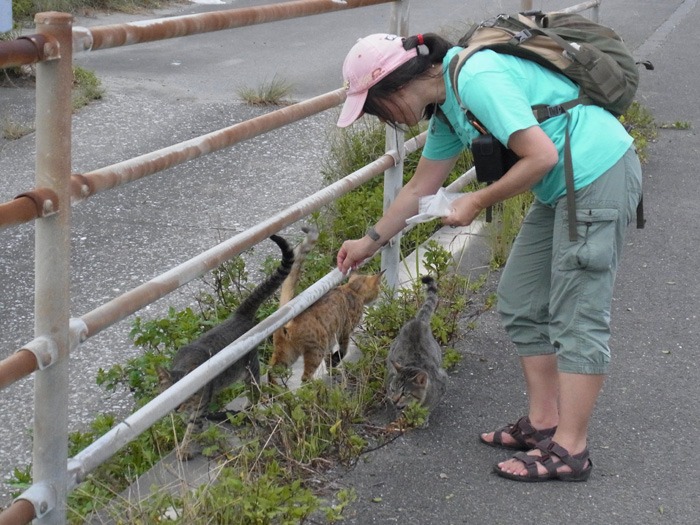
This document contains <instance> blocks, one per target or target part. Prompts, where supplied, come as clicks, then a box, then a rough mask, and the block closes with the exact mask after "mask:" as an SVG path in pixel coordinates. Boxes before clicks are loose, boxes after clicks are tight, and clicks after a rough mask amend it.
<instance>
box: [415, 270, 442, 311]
mask: <svg viewBox="0 0 700 525" xmlns="http://www.w3.org/2000/svg"><path fill="white" fill-rule="evenodd" d="M421 281H422V282H423V284H425V302H424V303H423V306H421V308H420V310H419V311H418V315H417V316H416V319H418V320H419V321H423V322H426V323H430V318H431V317H432V315H433V312H435V308H436V307H437V303H438V295H437V291H438V290H437V285H436V284H435V279H433V277H432V276H430V275H425V276H423V277H422V278H421Z"/></svg>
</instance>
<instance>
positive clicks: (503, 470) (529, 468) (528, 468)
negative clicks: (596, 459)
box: [494, 439, 593, 482]
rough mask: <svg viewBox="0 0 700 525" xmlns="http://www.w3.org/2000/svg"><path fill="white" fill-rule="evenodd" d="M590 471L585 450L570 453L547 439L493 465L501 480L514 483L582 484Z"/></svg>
mask: <svg viewBox="0 0 700 525" xmlns="http://www.w3.org/2000/svg"><path fill="white" fill-rule="evenodd" d="M591 470H593V462H592V461H591V459H590V457H589V454H588V449H587V448H586V449H584V450H583V451H581V452H579V453H577V454H570V453H569V451H568V450H566V449H565V448H564V447H562V446H561V445H559V444H557V443H556V442H555V441H552V440H551V439H547V440H545V441H542V442H540V443H538V444H537V446H536V447H535V448H534V449H533V450H531V451H530V452H528V453H525V452H518V453H517V454H515V455H514V456H513V457H512V458H510V459H508V460H506V461H502V462H500V463H498V464H497V465H495V466H494V472H495V473H496V474H498V475H499V476H501V477H502V478H507V479H512V480H515V481H527V482H538V481H549V480H560V481H586V480H587V479H588V477H589V476H590V474H591Z"/></svg>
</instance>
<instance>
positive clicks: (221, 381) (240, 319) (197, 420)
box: [158, 235, 294, 459]
mask: <svg viewBox="0 0 700 525" xmlns="http://www.w3.org/2000/svg"><path fill="white" fill-rule="evenodd" d="M270 239H271V240H272V241H274V242H275V243H276V244H277V246H279V247H280V249H281V250H282V261H281V262H280V265H279V266H278V267H277V269H276V270H275V271H274V272H273V273H272V274H271V275H270V276H269V277H268V278H267V279H265V281H263V282H262V283H260V284H259V285H258V286H257V287H256V288H255V289H254V290H253V291H252V292H251V293H250V295H249V296H248V297H247V298H246V299H245V300H244V301H243V302H242V303H241V304H240V305H239V306H238V308H236V310H235V311H234V312H233V314H232V315H231V316H230V317H229V318H228V319H226V320H225V321H224V322H223V323H221V324H219V325H217V326H215V327H214V328H212V329H211V330H209V331H207V332H205V333H204V334H202V335H201V336H200V337H199V338H198V339H195V340H194V341H192V342H191V343H189V344H186V345H185V346H183V347H181V348H180V349H179V350H178V351H177V353H176V354H175V357H174V358H173V360H172V364H171V367H170V370H166V369H164V368H159V369H158V376H159V380H160V381H159V382H160V387H161V390H165V389H166V388H169V387H170V386H172V385H173V384H175V383H176V382H178V381H179V380H180V379H182V378H183V377H185V375H187V374H188V373H190V372H191V371H192V370H194V369H195V368H197V367H198V366H199V365H201V364H203V363H204V362H205V361H207V360H208V359H209V358H211V357H212V356H213V355H215V354H217V353H218V352H219V351H221V350H222V349H223V348H225V347H226V346H228V345H230V344H231V343H233V342H234V341H235V340H236V339H238V338H239V337H240V336H242V335H243V334H244V333H246V332H247V331H248V330H250V329H251V328H253V326H255V324H256V318H255V315H256V313H257V311H258V308H259V307H260V305H261V304H262V303H263V302H264V301H265V300H266V299H268V298H269V297H270V296H272V294H273V293H274V292H275V290H277V288H279V286H280V285H281V284H282V282H283V281H284V280H285V278H286V277H287V275H288V274H289V271H290V269H291V268H292V264H293V263H294V251H293V250H292V248H291V247H290V246H289V244H287V241H286V240H284V239H283V238H282V237H279V236H278V235H272V236H270ZM242 380H245V381H246V382H247V383H248V385H249V387H251V389H255V388H257V386H258V385H259V384H260V361H259V360H258V351H257V348H255V349H253V350H251V351H250V352H248V354H246V355H245V357H243V358H241V359H240V360H238V361H236V362H235V363H233V364H232V365H231V366H229V367H228V368H227V369H226V370H225V371H224V372H222V373H221V374H219V375H218V376H216V377H215V378H214V379H212V380H211V382H209V383H208V384H207V385H205V386H204V387H203V388H202V389H200V390H199V391H198V392H196V393H195V394H194V395H193V396H192V397H190V398H189V399H188V400H186V401H185V402H184V403H182V404H181V405H180V406H179V407H178V409H177V410H178V412H184V413H187V414H188V416H189V417H188V424H187V430H186V432H185V438H183V442H182V444H181V446H180V448H179V449H178V451H177V454H178V457H179V458H180V459H189V458H191V457H193V456H194V455H195V453H196V451H195V450H194V447H193V446H192V445H191V444H190V439H189V438H190V436H191V434H192V432H193V431H197V432H198V431H201V429H202V427H203V423H204V419H205V418H206V417H207V416H208V415H209V414H208V408H209V404H210V403H211V402H212V400H213V399H214V397H215V396H216V394H218V393H219V392H220V391H221V390H223V389H224V388H226V387H228V386H230V385H231V384H232V383H234V382H236V381H242Z"/></svg>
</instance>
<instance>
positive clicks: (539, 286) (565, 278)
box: [498, 147, 642, 374]
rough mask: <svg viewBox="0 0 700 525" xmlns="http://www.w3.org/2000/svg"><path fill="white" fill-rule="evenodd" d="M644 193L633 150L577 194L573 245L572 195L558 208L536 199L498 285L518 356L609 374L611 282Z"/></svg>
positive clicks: (502, 310)
mask: <svg viewBox="0 0 700 525" xmlns="http://www.w3.org/2000/svg"><path fill="white" fill-rule="evenodd" d="M641 194H642V170H641V166H640V164H639V159H638V157H637V153H636V151H635V150H634V148H633V147H631V148H630V149H629V150H628V151H627V152H626V153H625V155H623V157H622V158H621V159H620V160H619V161H618V162H617V163H616V164H615V165H614V166H613V167H612V168H610V169H609V170H608V171H606V172H605V173H603V174H602V175H601V176H600V177H599V178H598V179H597V180H595V181H594V182H592V183H591V184H589V185H588V186H586V187H584V188H581V189H579V190H577V191H576V223H577V230H578V241H577V242H571V241H570V240H569V231H568V220H567V204H566V196H564V197H562V198H560V199H559V200H558V201H557V203H556V204H555V205H554V206H549V205H545V204H542V203H541V202H539V201H537V200H535V202H534V203H533V205H532V207H531V208H530V210H529V211H528V213H527V216H526V217H525V220H524V221H523V225H522V227H521V229H520V232H519V233H518V236H517V237H516V239H515V242H514V243H513V247H512V249H511V253H510V256H509V257H508V261H507V263H506V266H505V268H504V270H503V275H502V276H501V280H500V282H499V285H498V311H499V313H500V314H501V318H502V320H503V324H504V326H505V329H506V331H507V332H508V335H509V336H510V338H511V340H512V341H513V343H515V346H516V348H517V351H518V355H519V356H521V357H527V356H535V355H545V354H553V353H556V354H557V363H558V368H559V371H560V372H568V373H573V374H605V373H607V371H608V365H609V362H610V349H609V348H608V340H609V339H610V306H611V303H612V293H613V284H614V282H615V274H616V272H617V265H618V261H619V259H620V255H621V252H622V246H623V239H624V234H625V231H626V229H627V226H628V225H629V223H630V221H631V220H632V219H633V217H634V216H635V210H636V207H637V203H638V202H639V199H640V198H641Z"/></svg>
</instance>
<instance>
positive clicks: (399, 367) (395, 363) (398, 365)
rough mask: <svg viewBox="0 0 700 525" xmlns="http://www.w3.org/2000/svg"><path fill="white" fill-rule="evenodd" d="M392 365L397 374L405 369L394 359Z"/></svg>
mask: <svg viewBox="0 0 700 525" xmlns="http://www.w3.org/2000/svg"><path fill="white" fill-rule="evenodd" d="M391 364H392V365H393V366H394V368H395V369H396V371H397V372H401V369H402V368H403V367H402V366H401V365H400V364H399V363H398V362H396V361H394V360H393V359H392V360H391Z"/></svg>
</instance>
